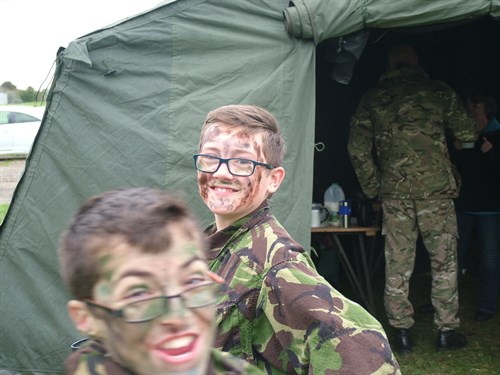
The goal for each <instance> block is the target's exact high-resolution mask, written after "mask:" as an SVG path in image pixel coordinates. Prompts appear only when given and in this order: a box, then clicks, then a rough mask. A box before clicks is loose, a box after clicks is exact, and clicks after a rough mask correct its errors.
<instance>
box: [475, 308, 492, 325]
mask: <svg viewBox="0 0 500 375" xmlns="http://www.w3.org/2000/svg"><path fill="white" fill-rule="evenodd" d="M493 315H495V314H494V313H489V312H485V311H477V312H476V315H475V316H474V320H475V321H476V322H486V321H487V320H490V319H491V318H493Z"/></svg>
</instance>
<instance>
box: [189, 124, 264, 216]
mask: <svg viewBox="0 0 500 375" xmlns="http://www.w3.org/2000/svg"><path fill="white" fill-rule="evenodd" d="M200 153H204V154H210V155H215V156H218V157H221V158H244V159H249V160H255V161H259V162H263V163H265V162H266V160H265V158H264V154H263V150H262V134H261V133H254V134H249V133H248V132H246V131H245V129H243V128H241V127H231V126H227V125H224V124H214V125H213V126H212V127H211V128H210V129H207V132H206V136H205V142H204V143H203V145H202V147H201V149H200ZM268 174H269V170H267V169H265V168H262V167H257V168H255V171H254V173H253V174H252V175H251V176H248V177H239V176H233V175H232V174H230V173H229V171H228V170H227V166H226V165H221V166H220V168H219V170H218V171H217V172H215V173H203V172H198V187H199V193H200V196H201V197H202V199H203V201H204V202H205V204H206V205H207V206H208V208H209V209H210V210H211V211H212V212H213V213H214V214H215V215H216V218H217V217H218V218H219V219H222V220H223V221H225V222H226V224H230V223H231V222H233V221H235V220H237V219H239V218H241V217H243V216H246V215H247V214H249V213H250V212H252V211H253V210H255V209H256V208H257V207H258V206H260V204H261V203H262V202H263V201H264V200H265V199H266V198H267V195H268V193H267V189H266V186H267V185H266V184H267V177H268Z"/></svg>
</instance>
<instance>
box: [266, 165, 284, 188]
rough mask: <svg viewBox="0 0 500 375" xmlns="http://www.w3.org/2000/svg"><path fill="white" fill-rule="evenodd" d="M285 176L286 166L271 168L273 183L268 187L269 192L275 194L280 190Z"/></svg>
mask: <svg viewBox="0 0 500 375" xmlns="http://www.w3.org/2000/svg"><path fill="white" fill-rule="evenodd" d="M284 178H285V168H283V167H276V168H273V169H272V170H271V183H270V184H269V185H268V187H267V190H268V192H269V194H273V193H275V192H276V190H278V188H279V187H280V185H281V183H282V182H283V179H284Z"/></svg>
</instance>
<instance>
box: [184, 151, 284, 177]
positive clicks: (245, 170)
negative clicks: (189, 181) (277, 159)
mask: <svg viewBox="0 0 500 375" xmlns="http://www.w3.org/2000/svg"><path fill="white" fill-rule="evenodd" d="M193 158H194V166H195V168H196V169H197V170H199V171H200V172H205V173H215V172H217V171H218V170H219V168H220V166H221V164H226V165H227V169H228V171H229V173H231V174H232V175H233V176H239V177H249V176H251V175H253V173H254V172H255V168H256V167H258V166H261V167H264V168H267V169H273V168H274V167H273V166H272V165H271V164H266V163H261V162H259V161H255V160H250V159H242V158H228V159H224V158H219V157H218V156H214V155H207V154H194V155H193Z"/></svg>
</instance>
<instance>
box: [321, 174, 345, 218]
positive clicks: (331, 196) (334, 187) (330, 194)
mask: <svg viewBox="0 0 500 375" xmlns="http://www.w3.org/2000/svg"><path fill="white" fill-rule="evenodd" d="M343 200H345V194H344V190H342V188H341V187H340V185H339V184H338V183H336V182H334V183H332V184H331V185H330V187H329V188H328V189H326V191H325V201H324V202H323V203H324V204H323V205H324V206H325V207H326V208H327V209H328V211H329V212H330V215H333V214H335V213H337V212H338V211H339V202H340V201H343Z"/></svg>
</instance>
